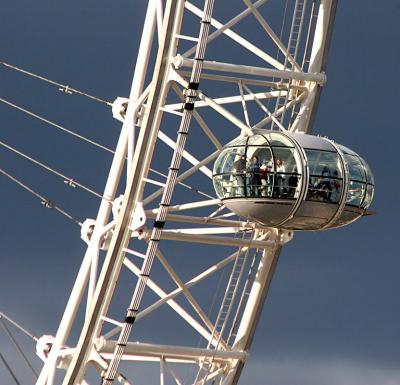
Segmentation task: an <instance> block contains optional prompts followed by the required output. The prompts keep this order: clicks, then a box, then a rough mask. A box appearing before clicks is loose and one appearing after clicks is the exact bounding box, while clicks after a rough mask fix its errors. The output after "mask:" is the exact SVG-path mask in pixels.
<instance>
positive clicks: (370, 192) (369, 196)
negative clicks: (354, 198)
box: [362, 184, 374, 209]
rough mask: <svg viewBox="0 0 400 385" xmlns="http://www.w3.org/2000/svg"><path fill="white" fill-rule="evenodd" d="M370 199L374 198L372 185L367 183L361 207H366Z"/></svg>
mask: <svg viewBox="0 0 400 385" xmlns="http://www.w3.org/2000/svg"><path fill="white" fill-rule="evenodd" d="M372 199H374V186H371V185H370V184H369V185H367V193H366V194H365V199H364V202H363V203H362V208H363V209H367V208H368V207H369V206H370V204H371V202H372Z"/></svg>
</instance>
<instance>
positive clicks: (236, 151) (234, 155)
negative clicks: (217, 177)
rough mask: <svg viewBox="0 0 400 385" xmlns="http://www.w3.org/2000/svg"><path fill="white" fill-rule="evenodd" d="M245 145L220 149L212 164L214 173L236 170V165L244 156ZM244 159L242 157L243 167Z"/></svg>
mask: <svg viewBox="0 0 400 385" xmlns="http://www.w3.org/2000/svg"><path fill="white" fill-rule="evenodd" d="M245 149H246V148H245V147H236V148H227V149H225V150H224V151H222V153H221V155H220V156H219V157H218V159H217V161H216V162H215V165H214V174H222V173H231V172H237V170H236V167H237V166H238V164H240V162H241V159H242V158H243V157H244V156H245ZM245 168H246V161H245V158H244V168H243V170H244V169H245Z"/></svg>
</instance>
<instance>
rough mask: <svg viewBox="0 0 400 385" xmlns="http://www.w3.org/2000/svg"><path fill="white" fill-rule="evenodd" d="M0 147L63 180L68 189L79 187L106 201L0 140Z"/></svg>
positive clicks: (94, 192)
mask: <svg viewBox="0 0 400 385" xmlns="http://www.w3.org/2000/svg"><path fill="white" fill-rule="evenodd" d="M0 146H3V147H5V148H7V149H8V150H10V151H12V152H14V153H15V154H18V155H19V156H21V157H23V158H25V159H27V160H29V161H31V162H32V163H34V164H36V165H37V166H40V167H42V168H44V169H45V170H47V171H49V172H51V173H53V174H55V175H57V176H59V177H60V178H62V179H63V180H64V183H65V184H67V185H68V186H70V187H80V188H81V189H83V190H85V191H87V192H89V193H91V194H93V195H95V196H97V197H99V198H102V199H107V198H105V197H103V196H102V195H101V194H99V193H98V192H96V191H94V190H92V189H91V188H89V187H86V186H85V185H83V184H81V183H79V182H77V181H76V180H75V179H73V178H69V177H68V176H66V175H64V174H62V173H61V172H59V171H57V170H54V169H53V168H51V167H49V166H47V165H45V164H44V163H41V162H39V161H38V160H36V159H34V158H32V157H30V156H29V155H26V154H24V153H23V152H21V151H19V150H17V149H16V148H14V147H12V146H10V145H8V144H6V143H4V142H2V141H1V140H0Z"/></svg>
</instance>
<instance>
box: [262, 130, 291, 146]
mask: <svg viewBox="0 0 400 385" xmlns="http://www.w3.org/2000/svg"><path fill="white" fill-rule="evenodd" d="M266 136H267V138H268V140H269V142H270V146H282V147H293V143H292V142H291V141H290V140H289V139H288V138H286V137H284V136H283V135H281V134H277V133H274V132H271V133H270V134H268V135H266Z"/></svg>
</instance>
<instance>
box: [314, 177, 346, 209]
mask: <svg viewBox="0 0 400 385" xmlns="http://www.w3.org/2000/svg"><path fill="white" fill-rule="evenodd" d="M341 194H342V179H334V178H326V177H323V176H311V177H310V179H309V183H308V191H307V200H310V201H317V202H328V203H339V200H340V196H341Z"/></svg>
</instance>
